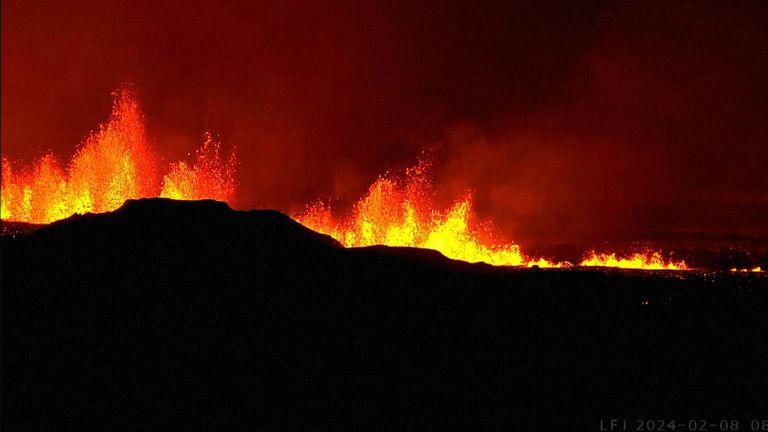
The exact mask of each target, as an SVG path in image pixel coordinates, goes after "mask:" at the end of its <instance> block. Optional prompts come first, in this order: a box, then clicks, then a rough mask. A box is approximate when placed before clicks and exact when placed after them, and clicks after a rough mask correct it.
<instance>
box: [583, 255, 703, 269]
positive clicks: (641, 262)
mask: <svg viewBox="0 0 768 432" xmlns="http://www.w3.org/2000/svg"><path fill="white" fill-rule="evenodd" d="M579 265H580V266H582V267H615V268H623V269H641V270H688V266H687V265H686V264H685V261H672V260H665V259H664V257H662V255H661V252H658V251H655V252H654V251H647V252H645V253H635V254H632V255H630V256H629V257H617V256H616V254H615V253H601V254H598V253H596V252H595V251H592V253H591V254H590V255H588V256H587V257H586V258H584V260H583V261H581V263H580V264H579Z"/></svg>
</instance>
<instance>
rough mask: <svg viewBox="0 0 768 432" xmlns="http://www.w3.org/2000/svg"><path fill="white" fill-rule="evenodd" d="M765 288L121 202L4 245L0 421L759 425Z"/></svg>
mask: <svg viewBox="0 0 768 432" xmlns="http://www.w3.org/2000/svg"><path fill="white" fill-rule="evenodd" d="M766 285H767V284H766V278H765V277H764V276H761V275H753V274H744V275H742V274H738V275H729V274H721V275H706V274H698V273H696V274H693V273H692V274H679V273H668V274H657V273H637V272H635V273H632V272H603V271H599V270H590V271H583V270H554V271H546V270H525V269H500V268H493V267H490V266H487V265H472V264H467V263H461V262H456V261H452V260H449V259H447V258H445V257H443V256H442V255H441V254H439V253H437V252H434V251H423V250H415V249H408V248H386V247H372V248H360V249H344V248H342V247H340V246H339V244H338V243H337V242H336V241H335V240H333V239H331V238H330V237H328V236H325V235H322V234H318V233H315V232H313V231H311V230H309V229H307V228H305V227H303V226H301V225H299V224H298V223H296V222H294V221H293V220H291V219H290V218H288V217H287V216H285V215H283V214H281V213H279V212H275V211H269V210H258V211H235V210H232V209H230V208H229V207H228V206H227V205H226V204H223V203H218V202H214V201H199V202H183V201H172V200H165V199H146V200H136V201H128V202H126V203H125V205H124V206H122V207H121V208H120V209H118V210H116V211H114V212H111V213H106V214H88V215H82V216H73V217H71V218H69V219H67V220H63V221H60V222H56V223H53V224H50V225H48V226H45V227H41V228H39V229H37V230H36V231H34V232H31V233H28V234H26V235H21V236H15V237H14V236H10V235H9V236H4V237H3V239H2V356H3V358H2V369H3V370H2V372H3V374H2V376H3V381H2V383H3V404H2V422H3V430H9V431H10V430H25V431H28V430H82V429H93V430H111V431H121V430H126V431H134V430H200V429H202V430H238V431H241V430H295V429H301V430H364V429H377V430H381V429H386V430H397V431H400V430H425V429H431V430H433V429H436V430H501V429H504V430H599V427H600V426H599V422H600V420H601V419H607V418H611V417H616V416H620V417H627V418H647V417H652V418H656V417H658V418H667V417H670V416H675V417H676V418H685V419H688V418H715V416H717V418H718V419H719V418H721V417H722V416H725V417H727V418H739V419H743V420H744V421H747V420H748V419H750V418H757V417H756V416H758V417H759V416H760V415H763V416H764V414H765V407H766V406H768V403H766V402H768V399H766V394H765V388H767V387H768V370H766V368H765V358H766V354H768V352H766V344H765V338H766V336H768V316H767V315H766V314H765V311H766V307H767V306H768V294H767V293H766V291H767V287H766ZM750 416H751V417H750ZM725 417H722V418H725ZM744 424H746V423H744Z"/></svg>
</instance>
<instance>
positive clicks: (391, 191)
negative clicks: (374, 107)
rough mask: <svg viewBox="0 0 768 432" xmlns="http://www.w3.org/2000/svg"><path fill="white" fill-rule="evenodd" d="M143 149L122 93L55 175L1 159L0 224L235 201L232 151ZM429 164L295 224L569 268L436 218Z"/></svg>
mask: <svg viewBox="0 0 768 432" xmlns="http://www.w3.org/2000/svg"><path fill="white" fill-rule="evenodd" d="M161 165H162V164H160V163H159V161H158V159H157V157H156V156H155V154H154V153H153V152H152V150H151V149H150V147H149V144H148V141H147V137H146V130H145V127H144V118H143V115H142V112H141V109H140V107H139V104H138V102H137V100H136V97H135V95H134V94H133V93H132V92H131V91H130V90H128V89H122V90H119V91H117V92H116V93H115V94H114V103H113V107H112V113H111V115H110V117H109V120H108V121H107V122H106V123H104V124H102V125H100V126H99V128H98V130H97V131H95V132H93V133H91V134H90V135H89V136H88V137H87V138H86V139H85V140H84V142H83V143H82V144H81V145H80V146H79V148H78V149H77V151H76V152H75V154H74V155H73V157H72V159H71V160H70V162H69V163H68V164H67V166H66V167H65V168H63V167H62V166H61V165H60V164H59V162H58V161H57V160H56V158H55V157H54V156H53V155H52V154H51V153H48V154H45V155H43V156H42V157H41V158H39V159H38V160H37V161H35V162H34V163H33V164H32V165H31V167H19V166H17V165H15V164H12V163H11V162H10V161H8V160H7V159H6V158H5V157H3V158H2V191H1V195H0V203H1V204H2V209H0V216H2V219H3V220H8V221H18V222H31V223H38V224H42V223H49V222H53V221H56V220H59V219H64V218H66V217H68V216H70V215H72V214H75V213H88V212H91V213H102V212H108V211H112V210H115V209H117V208H118V207H120V205H122V204H123V202H124V201H125V200H128V199H136V198H147V197H157V196H160V197H165V198H173V199H184V200H199V199H214V200H219V201H224V202H227V203H230V204H231V203H232V200H233V197H234V195H235V185H236V181H235V171H236V160H235V152H234V150H233V151H232V153H231V154H230V155H229V157H226V158H224V157H222V155H221V148H220V144H219V143H218V142H217V141H216V140H214V139H213V137H212V136H211V134H210V133H206V134H205V137H204V142H203V144H202V146H201V147H200V148H199V149H198V150H197V152H196V154H195V159H194V161H193V162H191V163H188V162H184V161H180V162H175V163H170V164H166V165H164V166H161ZM430 168H431V163H430V161H429V160H428V159H426V158H423V159H422V160H420V161H419V162H418V163H417V164H416V165H415V166H413V167H411V168H408V169H407V170H406V171H405V175H404V176H401V177H397V176H394V175H384V176H381V177H379V178H378V179H377V180H376V181H375V182H374V183H373V184H372V185H371V186H370V188H369V189H368V192H367V193H366V195H365V196H363V197H362V198H361V199H360V200H359V201H358V202H357V204H355V206H354V208H353V209H352V211H351V212H349V214H348V216H347V217H345V218H340V219H339V218H336V217H334V215H333V213H332V211H331V208H330V205H329V204H327V203H325V202H322V201H318V202H315V203H314V204H311V205H309V206H307V207H306V209H305V210H304V211H302V212H301V213H299V214H296V215H294V219H295V220H297V221H298V222H300V223H302V224H304V225H305V226H307V227H309V228H311V229H313V230H315V231H318V232H321V233H325V234H328V235H330V236H332V237H334V238H335V239H337V240H338V241H339V242H340V243H341V244H343V245H344V246H346V247H362V246H371V245H387V246H408V247H416V248H426V249H434V250H437V251H439V252H441V253H443V254H444V255H445V256H447V257H449V258H453V259H457V260H462V261H468V262H485V263H488V264H493V265H508V266H528V267H533V266H538V267H569V266H571V264H570V263H567V262H564V263H559V262H554V261H550V260H548V259H545V258H532V257H529V256H526V255H525V254H524V253H523V252H522V250H521V248H520V246H519V245H517V244H515V243H511V242H504V241H499V240H498V239H497V237H496V235H495V233H494V229H493V227H492V225H491V224H490V223H487V222H482V221H479V220H477V217H476V216H475V214H474V212H473V211H472V196H471V194H467V195H466V196H463V197H460V198H458V199H456V200H455V201H454V202H453V204H451V205H450V206H448V207H446V208H443V209H440V208H438V207H437V206H436V205H435V200H434V197H433V188H432V180H431V176H430V172H431V169H430ZM580 265H581V266H601V267H620V268H633V269H654V270H685V269H687V268H688V267H687V266H686V264H685V262H682V261H680V262H673V261H665V260H664V259H663V258H662V255H661V253H660V252H653V251H649V252H646V253H644V254H634V255H632V256H629V257H617V256H616V254H614V253H606V254H597V253H595V252H592V254H591V255H589V256H587V257H585V258H584V260H583V261H582V262H581V263H580Z"/></svg>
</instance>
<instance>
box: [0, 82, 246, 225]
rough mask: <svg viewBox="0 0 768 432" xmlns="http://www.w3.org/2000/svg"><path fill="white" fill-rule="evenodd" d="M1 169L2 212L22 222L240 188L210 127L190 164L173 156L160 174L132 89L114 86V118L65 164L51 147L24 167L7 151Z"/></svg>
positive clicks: (228, 194) (221, 195)
mask: <svg viewBox="0 0 768 432" xmlns="http://www.w3.org/2000/svg"><path fill="white" fill-rule="evenodd" d="M2 170H3V171H2V175H3V176H2V195H1V196H0V201H1V202H2V209H1V211H2V219H4V220H12V221H20V222H33V223H49V222H53V221H55V220H59V219H63V218H66V217H68V216H70V215H72V214H73V213H87V212H92V213H101V212H107V211H111V210H114V209H116V208H118V207H120V205H122V204H123V202H125V200H127V199H132V198H145V197H156V196H162V197H169V198H176V199H204V198H212V199H217V200H221V201H231V200H232V198H233V196H234V189H235V180H234V172H235V160H234V152H233V153H232V156H230V158H229V159H228V160H227V161H223V160H222V159H221V157H220V148H219V144H218V143H217V142H215V141H214V140H213V139H212V138H211V136H210V134H206V137H205V142H204V144H203V146H202V147H201V148H200V149H199V150H198V152H197V159H196V161H195V163H194V164H193V165H191V166H190V165H187V164H186V163H184V162H179V163H176V164H172V165H171V167H170V173H169V174H167V175H165V177H164V178H162V182H161V181H160V179H161V178H160V177H159V164H158V161H157V158H156V157H155V156H154V154H153V153H152V151H151V149H150V148H149V146H148V143H147V138H146V131H145V128H144V120H143V116H142V113H141V110H140V108H139V104H138V102H137V101H136V98H135V97H134V95H133V94H132V93H131V92H130V91H129V90H127V89H123V90H120V91H118V92H117V93H116V94H115V100H114V104H113V107H112V115H111V116H110V118H109V121H108V122H106V123H105V124H102V125H101V126H100V127H99V129H98V131H96V132H94V133H92V134H91V135H90V136H89V137H88V138H87V139H86V140H85V142H84V143H83V144H82V145H81V146H80V148H79V149H78V150H77V151H76V153H75V155H74V156H73V157H72V160H71V161H70V162H69V164H68V165H67V167H66V169H63V168H62V167H61V166H60V165H59V163H58V162H57V160H56V158H55V157H53V155H52V154H50V153H49V154H46V155H44V156H43V157H41V158H40V159H39V160H38V161H36V162H35V163H34V164H33V166H32V168H31V169H29V168H28V169H22V170H16V169H14V167H12V166H11V163H10V162H9V161H7V160H6V159H5V158H3V159H2Z"/></svg>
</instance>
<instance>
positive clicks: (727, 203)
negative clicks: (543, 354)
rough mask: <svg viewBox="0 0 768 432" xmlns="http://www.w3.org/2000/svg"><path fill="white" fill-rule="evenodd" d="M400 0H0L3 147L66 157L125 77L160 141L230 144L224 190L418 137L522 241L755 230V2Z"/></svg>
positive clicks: (346, 188) (275, 185)
mask: <svg viewBox="0 0 768 432" xmlns="http://www.w3.org/2000/svg"><path fill="white" fill-rule="evenodd" d="M414 3H415V2H413V1H399V2H398V1H384V2H373V1H371V2H362V1H349V2H330V1H317V2H302V1H240V2H221V1H173V0H172V1H154V0H153V1H139V2H131V1H112V2H101V1H90V0H83V1H68V2H64V1H62V2H52V1H36V0H4V1H3V2H2V153H3V155H4V156H5V157H8V158H9V159H11V160H19V159H23V160H26V161H32V160H33V159H34V158H36V157H38V156H40V155H41V154H42V153H44V152H45V151H47V150H53V151H54V153H55V154H56V155H57V156H58V157H59V158H60V159H61V160H62V161H65V160H67V159H68V158H69V156H70V155H71V154H72V153H73V152H74V150H75V148H76V146H77V145H78V143H80V142H81V141H82V139H83V138H84V137H85V136H87V134H88V133H89V131H91V130H93V129H95V128H96V127H97V125H98V124H99V122H102V121H104V120H106V118H107V117H108V115H109V110H110V105H111V96H110V93H111V92H112V91H113V90H115V89H117V88H118V87H119V86H120V85H122V84H123V83H126V82H130V83H132V84H134V85H135V87H136V89H137V93H138V95H139V99H140V101H141V103H142V106H143V109H144V111H145V114H146V119H147V128H148V134H149V137H150V141H151V143H152V146H153V147H154V148H155V149H156V151H157V152H158V153H159V155H160V156H162V157H163V158H165V159H166V160H168V161H174V160H178V159H180V158H183V157H185V156H186V154H187V153H189V152H193V151H194V149H195V148H196V147H198V146H199V145H200V144H201V143H202V135H203V133H204V132H205V131H206V130H210V131H211V132H213V133H214V134H215V135H217V136H219V137H220V139H221V141H222V143H223V145H224V146H225V147H231V146H236V148H237V156H238V159H239V161H240V167H239V173H238V180H239V188H238V192H237V200H236V203H235V204H236V206H237V207H239V208H257V207H258V208H261V207H271V208H278V209H280V210H283V211H293V210H296V209H298V208H300V207H301V205H302V204H304V203H306V202H308V201H311V200H313V199H316V198H320V197H328V196H331V197H335V198H337V199H338V200H339V201H338V203H339V204H340V205H342V206H343V205H345V204H349V203H351V202H352V200H354V199H355V198H357V197H359V196H360V195H361V194H363V193H364V192H365V190H366V188H367V186H368V185H369V184H370V183H371V182H372V181H373V180H375V178H376V176H378V175H379V174H382V173H383V172H384V171H385V170H388V169H398V168H404V167H406V166H408V165H410V164H413V163H414V162H415V160H416V158H417V156H418V155H419V153H420V151H421V150H422V149H423V148H427V147H429V148H436V149H437V152H436V154H437V156H436V166H435V171H436V179H437V186H438V189H439V196H440V197H441V199H445V200H448V199H449V198H450V197H456V196H457V195H459V194H462V193H464V192H465V191H467V190H471V191H472V192H473V194H474V197H475V203H476V207H477V210H478V213H479V214H480V215H481V216H482V217H484V218H487V219H491V220H493V221H494V223H495V224H496V225H497V226H498V227H499V228H500V230H501V231H502V232H503V233H504V234H505V235H507V236H508V237H509V238H510V239H514V240H518V241H521V242H523V244H532V243H533V244H535V243H536V242H545V241H563V242H568V241H572V242H578V241H583V240H585V239H597V238H600V239H602V238H606V239H607V238H612V237H618V236H625V235H631V234H633V233H643V232H649V231H670V232H678V231H686V232H715V233H729V234H744V235H756V234H761V235H768V216H766V214H768V186H766V185H768V170H767V169H766V167H768V121H766V120H768V2H765V1H754V2H750V1H737V2H735V1H722V2H710V1H664V2H615V3H614V2H595V3H590V2H586V1H560V2H541V1H506V2H474V1H466V2H455V1H454V2H450V1H442V2H421V3H419V4H414ZM478 3H482V4H478Z"/></svg>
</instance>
